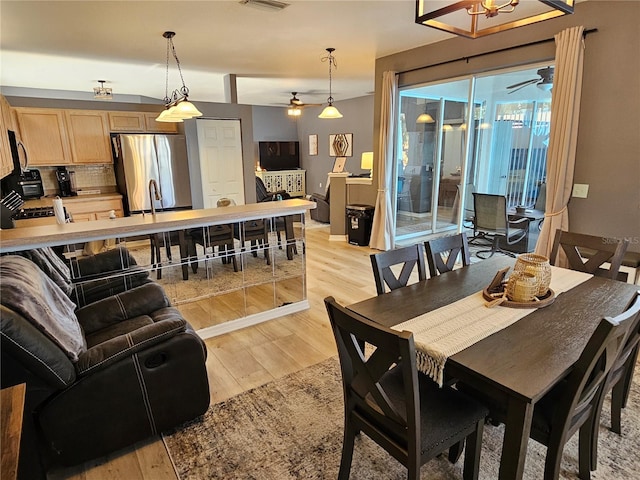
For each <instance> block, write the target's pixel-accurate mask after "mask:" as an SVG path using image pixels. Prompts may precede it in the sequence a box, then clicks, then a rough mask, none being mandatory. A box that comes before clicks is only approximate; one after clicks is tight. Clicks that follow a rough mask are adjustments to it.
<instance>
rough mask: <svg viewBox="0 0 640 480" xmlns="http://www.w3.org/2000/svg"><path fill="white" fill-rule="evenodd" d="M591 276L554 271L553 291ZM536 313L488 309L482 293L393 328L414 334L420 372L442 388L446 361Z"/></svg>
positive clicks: (557, 269)
mask: <svg viewBox="0 0 640 480" xmlns="http://www.w3.org/2000/svg"><path fill="white" fill-rule="evenodd" d="M592 276H593V275H591V274H588V273H583V272H577V271H574V270H568V269H565V268H558V267H551V289H552V290H553V291H554V292H555V294H556V296H558V295H560V294H561V293H562V292H566V291H567V290H570V289H572V288H573V287H575V286H577V285H580V284H581V283H582V282H585V281H587V280H588V279H589V278H591V277H592ZM490 281H491V279H490V278H489V279H487V284H488V283H489V282H490ZM535 310H536V309H535V308H510V307H500V306H498V307H493V308H487V307H485V300H484V297H483V296H482V292H477V293H474V294H473V295H469V296H468V297H465V298H463V299H460V300H458V301H457V302H454V303H452V304H449V305H445V306H444V307H441V308H438V309H436V310H433V311H431V312H427V313H425V314H423V315H420V316H418V317H415V318H412V319H410V320H407V321H406V322H403V323H399V324H398V325H395V326H394V327H392V328H393V329H394V330H398V331H402V330H408V331H410V332H412V333H413V337H414V341H415V345H416V357H417V362H416V363H417V367H418V370H420V371H421V372H423V373H425V374H427V375H429V376H430V377H431V378H432V379H433V380H434V381H435V382H437V383H438V385H440V386H442V384H443V380H444V364H445V362H446V361H447V358H449V357H450V356H451V355H455V354H456V353H458V352H460V351H462V350H464V349H465V348H467V347H470V346H471V345H473V344H474V343H476V342H479V341H480V340H482V339H484V338H486V337H488V336H489V335H492V334H493V333H495V332H498V331H500V330H502V329H503V328H506V327H508V326H509V325H512V324H513V323H515V322H517V321H518V320H520V319H521V318H523V317H525V316H527V315H529V314H530V313H531V312H534V311H535Z"/></svg>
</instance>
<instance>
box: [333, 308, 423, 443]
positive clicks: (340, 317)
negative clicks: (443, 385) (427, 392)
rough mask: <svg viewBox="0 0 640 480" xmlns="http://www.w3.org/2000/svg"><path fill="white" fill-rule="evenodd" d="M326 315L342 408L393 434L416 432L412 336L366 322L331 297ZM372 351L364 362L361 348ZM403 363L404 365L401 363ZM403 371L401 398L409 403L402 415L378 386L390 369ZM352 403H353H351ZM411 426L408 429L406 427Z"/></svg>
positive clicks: (416, 375)
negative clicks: (337, 365)
mask: <svg viewBox="0 0 640 480" xmlns="http://www.w3.org/2000/svg"><path fill="white" fill-rule="evenodd" d="M325 305H326V307H327V313H328V314H329V320H330V322H331V327H332V329H333V334H334V337H335V339H336V345H337V347H338V356H339V358H340V368H341V371H342V384H343V389H344V395H345V405H347V404H349V405H351V404H355V408H356V410H358V411H359V412H360V413H361V414H362V415H365V416H370V417H375V418H376V420H377V421H379V422H381V423H383V424H385V425H386V426H387V427H388V428H389V429H390V430H391V431H392V432H393V434H395V435H397V434H398V432H403V431H404V434H403V435H407V429H408V428H409V429H410V430H415V429H416V428H417V423H416V422H417V419H418V418H419V414H418V408H419V403H418V392H417V389H416V388H415V387H416V385H417V384H418V372H417V369H416V366H415V361H412V359H413V358H415V346H414V343H413V335H412V334H411V333H409V332H397V331H394V330H391V329H389V328H386V327H384V326H382V325H378V324H376V323H373V322H371V321H370V320H367V319H366V318H364V317H361V316H359V315H357V314H355V313H353V312H349V311H347V310H346V309H345V308H344V307H342V306H340V305H338V304H337V303H336V302H335V300H334V299H333V297H329V298H327V299H325ZM365 343H366V344H367V345H369V347H370V348H372V349H373V350H374V351H373V353H372V354H371V355H370V356H369V357H368V358H366V357H365V353H364V351H363V345H364V344H365ZM405 359H407V361H403V360H405ZM396 366H399V368H402V370H403V378H405V379H409V381H408V382H404V383H405V384H404V396H405V398H407V399H409V401H408V402H407V410H406V411H403V412H401V411H398V410H397V409H396V407H395V406H394V405H393V404H392V403H391V401H390V400H389V396H388V394H387V392H385V390H384V389H383V388H382V386H381V385H380V383H379V380H380V379H381V377H382V376H383V375H384V374H386V373H388V372H389V370H391V369H392V368H394V367H396ZM352 402H353V403H352ZM410 425H411V427H409V426H410Z"/></svg>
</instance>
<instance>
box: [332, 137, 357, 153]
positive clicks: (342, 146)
mask: <svg viewBox="0 0 640 480" xmlns="http://www.w3.org/2000/svg"><path fill="white" fill-rule="evenodd" d="M329 156H330V157H351V156H353V133H333V134H331V135H329Z"/></svg>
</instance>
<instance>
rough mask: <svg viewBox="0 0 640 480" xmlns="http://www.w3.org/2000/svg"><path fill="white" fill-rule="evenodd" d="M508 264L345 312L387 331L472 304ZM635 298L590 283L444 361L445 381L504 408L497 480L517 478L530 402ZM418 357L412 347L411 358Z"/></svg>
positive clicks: (624, 287) (617, 285)
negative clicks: (458, 305) (603, 323)
mask: <svg viewBox="0 0 640 480" xmlns="http://www.w3.org/2000/svg"><path fill="white" fill-rule="evenodd" d="M515 261H516V260H515V259H513V258H510V257H506V256H495V257H492V258H490V259H487V260H483V261H481V262H478V263H474V264H471V265H469V266H466V267H462V268H457V269H454V270H452V271H451V272H447V273H444V274H441V275H438V276H435V277H432V278H429V279H427V280H423V281H419V282H416V283H413V284H410V285H407V286H405V287H402V288H398V289H396V290H392V291H390V292H387V293H384V294H382V295H378V296H376V297H373V298H369V299H367V300H364V301H361V302H358V303H355V304H352V305H349V306H348V307H347V308H348V309H349V310H351V311H353V312H355V313H357V314H359V315H362V316H363V317H365V318H367V319H369V320H371V321H374V322H376V323H379V324H382V325H385V326H387V327H391V328H393V327H394V326H397V325H400V324H403V323H404V322H408V321H410V320H411V319H415V318H416V317H420V316H421V315H425V314H427V313H428V312H434V313H435V312H439V311H443V310H444V311H446V308H447V307H448V306H450V305H452V304H456V303H458V302H460V301H462V300H464V299H466V298H469V297H471V296H474V295H476V296H477V295H478V294H479V292H482V291H483V289H484V288H485V287H487V286H488V285H489V283H490V282H491V281H492V279H493V278H494V276H495V274H496V273H497V272H498V271H499V270H501V269H504V268H506V267H509V268H510V271H513V267H514V264H515ZM559 273H561V272H559ZM507 275H508V274H507ZM552 277H553V274H552ZM637 290H638V287H637V286H635V287H634V286H633V285H630V284H626V283H623V282H619V281H616V280H610V279H606V278H602V277H595V276H589V277H587V278H586V280H581V283H579V284H577V285H576V286H573V287H571V288H568V289H567V290H566V291H563V292H562V293H559V294H557V295H555V296H554V299H553V301H552V302H545V306H544V307H540V308H533V309H528V310H527V312H526V314H525V315H524V316H523V317H522V318H520V319H518V320H517V321H515V322H514V323H511V324H510V325H509V326H506V327H505V328H502V329H500V330H498V331H496V332H495V333H492V334H490V335H489V336H487V337H485V338H483V339H481V340H479V341H477V342H476V343H473V344H472V345H470V346H468V347H466V348H464V349H462V350H461V351H459V352H457V353H455V354H453V355H451V356H449V357H448V358H446V361H445V363H444V374H445V377H446V378H450V379H456V380H457V381H458V382H463V383H465V384H467V385H469V386H470V387H472V389H475V390H477V391H479V392H481V393H482V394H483V395H488V396H490V397H491V398H494V399H497V400H498V401H500V402H502V403H503V404H504V405H505V406H506V410H507V416H506V422H505V431H504V437H503V445H502V453H501V458H500V474H499V478H500V479H503V480H504V479H521V478H522V476H523V474H524V469H525V458H526V453H527V445H528V442H529V433H530V430H531V421H532V418H533V411H534V407H535V404H536V402H538V401H539V400H540V399H541V398H542V397H544V395H545V394H546V393H547V392H549V391H550V390H551V389H552V388H553V387H554V386H555V385H557V384H558V383H559V382H561V381H562V380H563V379H564V378H565V377H566V376H567V375H568V374H569V372H570V371H571V370H572V368H573V366H574V364H575V363H576V361H577V360H578V358H579V357H580V355H581V353H582V351H583V349H584V347H585V345H586V344H587V342H588V340H589V338H590V337H591V335H592V333H593V332H594V331H595V329H596V327H597V325H598V323H599V321H600V320H601V319H602V318H604V317H614V316H616V315H618V314H620V313H622V312H623V311H624V310H625V309H626V308H627V307H628V306H629V304H630V302H631V301H632V299H633V298H634V295H635V294H636V291H637ZM483 306H484V305H483ZM485 308H486V307H485ZM505 308H509V309H512V308H511V307H507V306H503V305H499V306H494V307H492V308H491V309H490V311H491V313H490V314H489V315H488V318H490V317H491V316H493V315H494V313H493V312H495V315H498V314H500V313H501V309H505ZM512 310H515V309H512ZM419 350H420V346H419V345H418V344H417V342H416V351H417V354H418V355H419V354H420V352H419Z"/></svg>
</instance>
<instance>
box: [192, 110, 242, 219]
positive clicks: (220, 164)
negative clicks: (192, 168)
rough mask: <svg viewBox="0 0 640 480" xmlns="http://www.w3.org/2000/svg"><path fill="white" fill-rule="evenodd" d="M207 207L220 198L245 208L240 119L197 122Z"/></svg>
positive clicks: (204, 200)
mask: <svg viewBox="0 0 640 480" xmlns="http://www.w3.org/2000/svg"><path fill="white" fill-rule="evenodd" d="M196 126H197V130H198V151H199V154H200V174H201V178H202V199H203V202H204V208H214V207H216V204H217V202H218V200H219V199H220V198H223V197H225V198H230V199H232V200H233V201H235V202H236V204H237V205H244V203H245V199H244V171H243V167H242V141H241V137H240V120H208V119H197V120H196Z"/></svg>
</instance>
